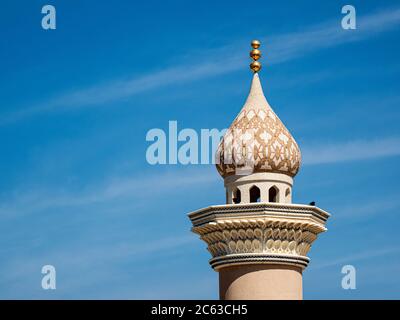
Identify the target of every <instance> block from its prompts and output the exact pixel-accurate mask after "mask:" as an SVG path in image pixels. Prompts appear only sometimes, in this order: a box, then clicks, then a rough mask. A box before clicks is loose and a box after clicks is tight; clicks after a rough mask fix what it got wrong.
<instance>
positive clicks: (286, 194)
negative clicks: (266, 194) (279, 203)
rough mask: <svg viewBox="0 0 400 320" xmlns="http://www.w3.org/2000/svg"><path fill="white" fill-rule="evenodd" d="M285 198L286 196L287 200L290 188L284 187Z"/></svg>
mask: <svg viewBox="0 0 400 320" xmlns="http://www.w3.org/2000/svg"><path fill="white" fill-rule="evenodd" d="M285 198H286V200H289V198H290V188H287V189H286V191H285Z"/></svg>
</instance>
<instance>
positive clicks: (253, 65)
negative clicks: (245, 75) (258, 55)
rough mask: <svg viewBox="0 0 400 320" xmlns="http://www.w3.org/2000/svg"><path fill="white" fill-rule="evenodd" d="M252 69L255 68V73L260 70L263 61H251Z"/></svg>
mask: <svg viewBox="0 0 400 320" xmlns="http://www.w3.org/2000/svg"><path fill="white" fill-rule="evenodd" d="M250 69H251V70H253V72H254V73H256V72H258V71H260V70H261V63H259V62H258V61H253V62H252V63H250Z"/></svg>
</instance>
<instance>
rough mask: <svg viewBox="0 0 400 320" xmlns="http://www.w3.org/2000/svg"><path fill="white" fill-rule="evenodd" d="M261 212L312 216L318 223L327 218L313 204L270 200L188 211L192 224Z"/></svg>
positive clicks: (268, 214) (289, 215)
mask: <svg viewBox="0 0 400 320" xmlns="http://www.w3.org/2000/svg"><path fill="white" fill-rule="evenodd" d="M262 214H264V215H267V216H271V215H275V216H279V217H282V218H284V217H288V218H290V217H294V218H296V219H300V218H302V217H303V218H308V217H313V218H314V219H316V220H317V221H318V222H320V223H325V222H326V220H328V218H329V213H328V212H326V211H324V210H322V209H320V208H318V207H315V206H309V205H301V204H289V203H270V202H261V203H246V204H226V205H218V206H210V207H207V208H203V209H199V210H197V211H194V212H192V213H190V214H189V218H190V220H191V221H192V223H193V226H198V225H201V224H203V223H207V222H209V221H212V220H213V219H216V218H223V217H229V218H231V219H234V218H243V217H250V216H255V217H260V215H262Z"/></svg>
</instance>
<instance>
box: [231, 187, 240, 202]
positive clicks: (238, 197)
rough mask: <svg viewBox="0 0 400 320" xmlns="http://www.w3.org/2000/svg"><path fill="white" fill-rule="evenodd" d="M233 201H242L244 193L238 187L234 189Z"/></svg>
mask: <svg viewBox="0 0 400 320" xmlns="http://www.w3.org/2000/svg"><path fill="white" fill-rule="evenodd" d="M232 201H233V203H240V201H242V194H241V192H240V190H239V189H236V190H235V191H233V198H232Z"/></svg>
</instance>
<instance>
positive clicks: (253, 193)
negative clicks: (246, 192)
mask: <svg viewBox="0 0 400 320" xmlns="http://www.w3.org/2000/svg"><path fill="white" fill-rule="evenodd" d="M260 200H261V195H260V189H259V188H258V187H256V186H252V187H251V188H250V202H260Z"/></svg>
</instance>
